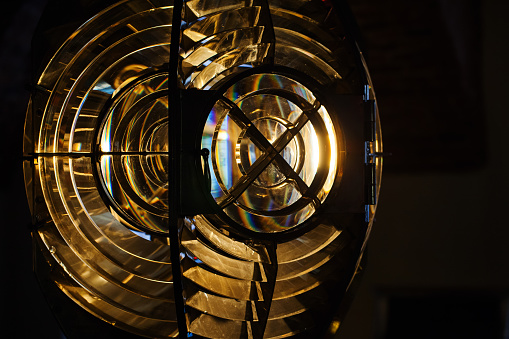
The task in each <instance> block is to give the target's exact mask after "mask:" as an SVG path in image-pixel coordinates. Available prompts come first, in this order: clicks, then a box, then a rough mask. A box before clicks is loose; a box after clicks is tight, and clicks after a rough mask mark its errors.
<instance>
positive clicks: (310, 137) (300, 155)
mask: <svg viewBox="0 0 509 339" xmlns="http://www.w3.org/2000/svg"><path fill="white" fill-rule="evenodd" d="M336 129H337V127H336V128H335V127H334V126H333V124H332V120H331V118H330V117H329V115H328V112H327V110H326V108H325V107H324V106H322V105H321V104H320V103H319V102H318V100H316V98H315V96H314V95H313V94H312V92H311V91H309V90H308V89H307V88H306V87H304V86H303V85H302V84H300V83H299V82H297V81H295V80H292V79H290V78H289V77H286V76H282V75H275V74H257V75H252V76H249V77H247V78H244V79H242V80H240V81H239V82H237V83H236V84H235V85H234V86H231V87H230V88H229V89H227V90H226V91H225V94H224V95H223V99H220V100H219V101H218V102H217V103H216V105H215V106H214V108H213V109H212V111H211V113H210V115H209V118H208V120H207V124H206V126H205V130H204V131H205V133H204V134H203V137H202V147H204V148H208V149H210V150H211V162H210V171H211V173H213V174H214V175H213V180H212V190H211V193H212V194H213V196H214V197H215V198H216V201H217V202H218V204H219V205H220V206H221V207H223V208H224V210H225V212H226V214H227V215H228V216H229V217H230V218H232V219H233V220H235V221H236V222H237V223H238V224H239V225H241V226H242V227H245V228H248V229H250V230H254V231H257V232H265V233H271V232H277V231H282V230H285V229H289V228H292V227H295V226H297V225H299V224H301V223H302V222H304V221H305V220H307V219H308V218H309V217H310V216H311V215H312V214H313V213H314V211H315V209H316V207H318V205H319V204H320V202H321V201H323V200H324V199H325V198H326V197H327V194H328V192H329V191H330V189H331V186H332V183H333V182H334V181H335V180H337V179H336V173H337V168H338V166H340V165H341V164H338V157H337V153H338V149H339V147H342V146H338V145H337V141H336V132H335V130H336ZM317 132H319V133H317ZM324 145H325V146H327V145H328V147H327V148H328V150H327V149H325V150H324V147H323V146H324ZM230 159H235V163H232V162H231V161H230ZM319 169H320V170H319Z"/></svg>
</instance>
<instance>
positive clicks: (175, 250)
mask: <svg viewBox="0 0 509 339" xmlns="http://www.w3.org/2000/svg"><path fill="white" fill-rule="evenodd" d="M183 4H184V1H183V0H176V1H175V2H174V4H173V18H172V30H171V44H170V60H169V63H168V68H169V69H168V80H169V81H168V102H169V105H168V120H169V124H168V129H169V130H168V134H169V139H170V140H169V147H168V153H169V154H168V157H169V159H170V166H169V168H170V174H169V176H168V179H169V183H168V184H169V185H168V186H169V187H172V188H173V189H170V193H169V194H170V203H169V218H168V222H169V227H168V237H169V241H170V251H171V263H172V273H173V287H174V288H173V292H174V299H175V307H176V310H177V323H178V330H179V338H185V337H187V324H186V317H185V311H184V297H183V293H182V292H183V286H182V271H181V267H180V241H179V233H180V232H179V229H180V228H181V224H182V220H181V218H180V216H179V211H180V189H179V188H180V170H179V169H180V151H179V150H180V139H181V138H180V133H181V131H180V115H181V109H180V89H179V87H180V86H179V84H178V81H179V79H178V73H177V69H178V62H179V46H180V26H181V15H182V8H183Z"/></svg>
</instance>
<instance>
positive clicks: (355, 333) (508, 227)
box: [0, 0, 509, 339]
mask: <svg viewBox="0 0 509 339" xmlns="http://www.w3.org/2000/svg"><path fill="white" fill-rule="evenodd" d="M44 3H45V1H44V0H19V1H9V2H7V3H6V4H3V7H2V12H1V13H2V20H0V34H1V35H0V44H1V45H0V126H1V128H2V129H1V131H0V145H1V147H2V151H3V152H2V157H1V160H0V161H1V164H2V169H3V176H2V178H3V181H2V186H1V188H0V192H1V193H0V208H1V210H0V213H1V214H0V215H1V216H2V222H1V223H0V227H1V230H2V233H1V240H0V241H1V243H0V244H1V246H0V247H1V249H2V252H1V263H2V269H1V272H2V273H1V278H2V279H1V280H0V281H1V286H0V289H1V290H0V291H1V295H2V310H3V315H2V318H1V319H2V321H1V325H2V331H3V332H4V333H6V335H2V337H7V338H32V337H40V338H50V339H52V338H59V337H60V334H59V330H58V329H57V328H56V325H55V321H54V320H53V318H52V315H51V314H50V311H49V308H48V307H47V306H46V304H45V302H44V298H43V297H42V295H41V293H40V292H39V290H38V287H37V284H36V282H35V279H34V276H33V273H32V258H31V255H32V254H31V240H30V213H29V211H28V205H27V203H26V198H25V193H24V184H23V177H22V158H21V154H22V148H21V143H22V133H23V120H24V115H25V109H26V104H27V102H28V96H29V93H28V91H27V90H25V89H24V87H25V85H26V84H27V83H28V82H29V71H28V69H29V67H28V65H29V64H30V60H29V50H30V39H31V36H32V34H33V30H34V28H35V26H36V23H37V20H38V17H39V15H40V12H41V9H42V8H43V6H44ZM350 3H351V6H352V11H353V12H354V14H355V16H356V18H357V21H358V23H359V27H360V31H361V37H362V47H363V50H364V51H365V56H366V58H367V62H368V65H369V67H370V70H371V75H372V78H373V82H374V85H375V90H376V93H377V97H378V100H379V107H380V114H381V119H382V127H383V134H384V148H385V150H386V151H387V152H391V153H392V154H393V155H392V156H391V157H388V158H386V159H385V160H384V161H385V162H384V177H383V185H382V191H381V197H380V204H379V209H378V212H377V221H376V223H375V227H374V229H373V232H372V237H371V240H370V242H369V246H368V266H367V269H366V270H365V273H364V277H363V280H362V282H361V285H360V288H359V290H358V293H357V296H356V298H355V299H354V301H353V304H352V307H351V310H350V312H349V314H348V315H347V317H346V319H345V321H344V323H343V325H342V326H341V327H340V331H339V333H338V336H337V337H338V338H353V339H372V338H377V339H378V338H388V339H398V338H413V339H415V338H434V339H435V338H482V339H490V338H502V331H503V328H504V323H505V321H504V319H505V317H506V313H507V312H506V310H507V302H506V300H507V296H508V295H509V273H508V271H509V267H508V264H507V263H508V261H509V222H508V221H507V220H508V218H507V213H508V211H509V208H507V206H508V205H509V196H508V192H509V179H508V173H509V152H508V148H509V141H508V136H509V133H508V131H507V129H508V126H509V117H508V116H509V110H508V105H507V103H506V102H507V98H508V97H509V95H507V93H508V92H509V85H508V81H507V80H506V77H507V76H508V75H509V69H508V67H507V62H508V61H509V47H508V46H509V42H508V40H509V39H508V36H509V23H508V22H509V21H508V19H507V18H506V17H507V13H509V1H504V0H419V1H408V0H406V1H405V0H387V1H379V0H351V1H350ZM506 335H508V336H509V334H506Z"/></svg>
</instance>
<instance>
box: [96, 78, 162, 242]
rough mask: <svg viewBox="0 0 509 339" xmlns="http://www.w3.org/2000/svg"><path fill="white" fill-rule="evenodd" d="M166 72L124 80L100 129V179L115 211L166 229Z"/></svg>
mask: <svg viewBox="0 0 509 339" xmlns="http://www.w3.org/2000/svg"><path fill="white" fill-rule="evenodd" d="M167 79H168V76H167V74H157V75H152V76H150V77H147V78H145V79H143V80H140V81H137V82H135V83H132V84H130V85H127V86H126V87H125V88H124V90H123V91H122V92H121V93H118V95H117V98H116V100H114V102H113V104H112V105H111V106H110V108H109V109H108V111H107V112H106V116H105V117H104V119H103V125H102V127H101V129H100V133H99V138H98V140H99V154H100V157H99V163H100V166H99V167H100V170H99V173H100V178H101V179H102V183H103V187H104V188H105V191H106V195H107V197H108V201H109V202H110V204H109V205H110V207H111V209H112V211H113V212H114V215H116V216H117V218H118V219H119V220H120V221H122V222H123V223H124V224H126V225H128V226H129V225H130V226H132V225H135V226H136V227H138V228H139V229H141V230H145V231H153V232H157V233H163V232H167V228H168V227H167V224H168V223H167V218H168V206H169V205H168V204H169V201H168V149H169V147H168V96H167V94H168V93H167V89H168V86H167V82H168V80H167Z"/></svg>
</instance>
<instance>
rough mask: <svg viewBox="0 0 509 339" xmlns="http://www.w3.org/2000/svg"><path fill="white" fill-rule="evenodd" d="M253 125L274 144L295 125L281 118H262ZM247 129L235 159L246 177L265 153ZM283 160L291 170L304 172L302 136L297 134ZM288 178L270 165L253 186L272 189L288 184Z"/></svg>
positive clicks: (284, 153)
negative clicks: (248, 133) (247, 133)
mask: <svg viewBox="0 0 509 339" xmlns="http://www.w3.org/2000/svg"><path fill="white" fill-rule="evenodd" d="M253 125H254V126H255V127H256V128H257V129H258V130H259V131H260V132H261V133H262V134H263V136H264V137H265V138H266V139H267V140H268V141H269V142H270V143H271V144H272V143H273V142H274V141H276V140H277V138H279V137H280V136H281V135H283V134H284V133H285V132H286V131H287V130H288V128H291V127H293V124H292V123H291V122H290V121H288V120H286V119H283V118H280V117H262V118H257V119H254V120H253ZM246 132H247V129H244V130H243V131H242V133H241V134H240V136H239V138H238V140H237V145H236V148H235V149H236V154H235V158H236V159H237V164H238V166H239V169H240V171H241V172H242V173H243V174H244V175H245V174H246V171H247V169H249V168H250V167H251V166H252V165H253V164H254V163H255V162H256V160H257V159H259V158H260V157H261V156H262V155H263V154H264V152H263V151H262V150H260V148H258V147H257V146H256V145H255V144H254V143H253V141H252V140H251V139H250V138H249V137H248V136H247V135H246ZM280 154H281V156H282V158H283V159H284V160H285V161H286V162H287V163H288V164H289V165H290V166H291V168H292V169H293V170H294V171H295V172H296V173H299V172H300V171H301V170H302V166H303V160H304V157H305V147H304V140H303V139H302V136H301V135H300V134H297V135H296V136H295V138H294V139H292V140H291V141H290V143H289V144H288V145H287V146H286V147H285V148H284V149H283V151H282V152H280ZM287 179H288V178H286V177H285V175H284V174H283V173H281V171H280V170H279V169H278V167H277V166H275V165H274V164H272V163H271V164H269V165H268V166H267V167H266V168H265V169H264V170H263V172H262V173H261V174H260V175H259V176H258V177H257V178H256V179H255V180H254V181H253V185H256V186H259V187H263V188H272V187H276V186H279V185H281V184H282V183H284V182H286V181H287Z"/></svg>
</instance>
